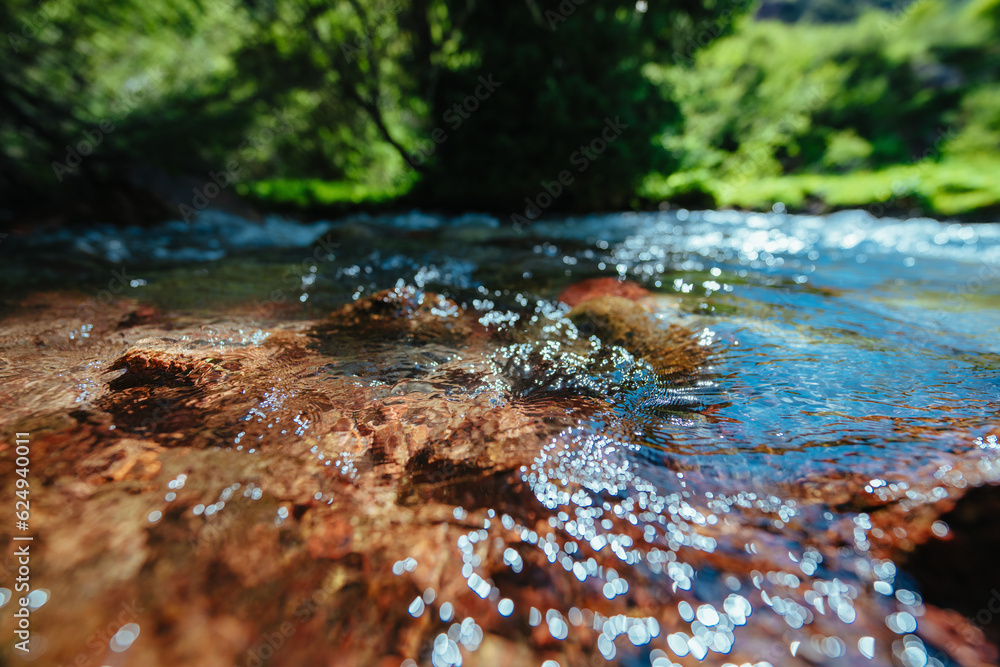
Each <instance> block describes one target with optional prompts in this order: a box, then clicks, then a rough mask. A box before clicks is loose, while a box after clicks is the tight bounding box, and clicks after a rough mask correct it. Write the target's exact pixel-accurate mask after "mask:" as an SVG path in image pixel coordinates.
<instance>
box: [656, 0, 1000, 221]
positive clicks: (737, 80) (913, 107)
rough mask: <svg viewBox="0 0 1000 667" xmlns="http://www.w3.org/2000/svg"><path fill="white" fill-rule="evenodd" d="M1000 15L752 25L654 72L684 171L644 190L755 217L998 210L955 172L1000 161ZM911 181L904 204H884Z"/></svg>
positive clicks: (960, 10) (921, 10) (873, 16)
mask: <svg viewBox="0 0 1000 667" xmlns="http://www.w3.org/2000/svg"><path fill="white" fill-rule="evenodd" d="M998 7H1000V0H975V1H972V2H963V3H958V4H955V3H947V2H945V1H944V0H920V1H919V2H915V3H913V4H909V5H906V4H901V5H898V6H895V7H894V13H889V12H883V11H869V12H867V13H864V14H863V15H862V16H861V17H860V19H858V20H857V21H856V22H854V23H850V24H836V25H831V24H815V23H808V22H806V23H798V24H794V25H787V24H785V23H780V22H776V21H751V20H746V21H744V22H743V23H741V24H740V25H739V27H738V29H737V31H736V33H735V34H734V35H732V36H730V37H727V38H725V39H721V40H718V41H717V42H715V43H714V44H712V45H711V46H709V47H708V48H706V49H705V50H703V51H702V52H700V53H699V54H698V56H697V58H696V59H695V60H694V62H693V63H691V64H690V65H687V66H683V65H681V66H678V65H674V64H671V63H663V64H661V65H655V66H654V65H651V66H650V67H651V68H652V69H653V71H654V76H655V78H656V80H657V81H659V82H661V83H662V84H663V85H664V86H665V88H666V89H669V90H672V91H673V94H674V95H675V96H676V99H677V101H678V104H679V105H680V108H681V111H682V115H683V118H684V127H683V131H682V132H680V133H678V134H675V135H668V136H667V137H666V138H665V140H664V146H665V148H666V149H667V150H668V151H670V152H671V153H672V154H673V155H674V156H675V157H676V159H677V160H678V161H679V162H680V165H681V166H680V173H674V174H672V175H669V174H667V175H664V176H650V177H648V178H647V179H646V180H645V182H644V185H643V188H642V192H643V193H644V194H645V195H646V196H651V197H655V196H661V197H662V196H666V197H675V198H676V197H683V196H687V195H686V193H687V192H688V191H689V190H690V187H691V186H690V183H697V184H698V188H699V189H701V190H703V191H705V192H706V194H708V195H711V196H712V197H713V198H715V199H716V200H717V201H718V203H720V204H724V205H742V206H750V207H761V208H769V207H770V205H771V204H772V203H775V202H777V201H781V202H783V203H785V204H786V205H788V206H806V205H810V206H813V205H815V204H816V203H817V202H820V203H822V204H824V205H826V206H830V207H837V206H848V205H859V204H864V203H868V202H880V201H886V200H887V199H894V200H900V201H903V202H906V203H914V204H915V205H916V207H918V208H919V207H922V208H924V210H925V211H927V212H937V213H940V214H953V213H958V212H964V211H968V210H975V209H979V208H988V207H992V206H995V205H996V204H997V203H998V202H1000V199H997V198H995V195H996V189H995V188H994V187H993V186H992V185H990V184H989V183H988V182H987V181H986V180H985V179H983V178H978V177H976V176H975V174H976V171H975V169H972V168H965V167H963V166H962V165H978V166H983V165H991V166H992V165H994V164H996V162H997V156H998V155H1000V88H998V87H997V86H998V84H997V81H996V73H997V72H998V71H1000V40H998V37H1000V30H998V25H1000V23H998V21H997V18H996V17H997V15H998ZM855 171H857V172H858V173H856V174H853V173H846V174H845V175H844V176H842V177H837V176H834V174H838V173H844V172H855ZM959 175H961V176H962V177H966V178H968V180H967V187H966V188H965V189H964V191H963V192H958V191H957V190H958V189H959V188H960V184H959V183H958V181H957V180H956V178H957V177H958V176H959ZM903 176H905V178H903ZM912 178H915V179H917V181H918V183H917V184H916V185H914V186H913V189H912V192H909V191H907V192H900V193H895V194H892V193H891V192H890V194H888V195H886V194H884V192H889V191H890V190H891V188H889V187H888V185H887V184H894V183H895V184H897V185H898V183H899V182H903V181H906V179H912ZM901 179H902V180H901ZM962 206H967V207H970V208H966V209H962Z"/></svg>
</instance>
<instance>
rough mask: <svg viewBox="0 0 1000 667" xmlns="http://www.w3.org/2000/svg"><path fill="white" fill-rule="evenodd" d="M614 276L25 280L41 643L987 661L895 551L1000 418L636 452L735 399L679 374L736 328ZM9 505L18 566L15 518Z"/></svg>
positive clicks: (428, 659) (22, 407) (161, 652)
mask: <svg viewBox="0 0 1000 667" xmlns="http://www.w3.org/2000/svg"><path fill="white" fill-rule="evenodd" d="M622 285H625V286H624V287H623V286H622ZM627 285H628V284H627V283H619V282H617V281H611V282H610V283H600V282H598V283H596V284H586V285H584V286H583V287H582V288H578V289H576V291H574V292H572V293H571V295H570V296H569V297H566V300H567V301H571V302H572V303H573V306H574V307H573V309H572V310H570V308H569V307H568V306H567V307H563V308H560V307H558V306H556V305H555V304H554V303H552V302H544V301H539V302H537V303H535V304H531V303H529V302H527V301H525V302H524V304H523V307H521V308H520V309H519V310H508V311H504V312H501V311H499V310H494V311H489V312H484V311H483V310H482V309H474V308H471V307H464V308H463V307H462V305H460V304H459V303H456V302H455V301H452V300H451V299H449V298H446V297H444V296H439V295H437V294H434V293H432V292H425V291H423V290H420V289H417V288H415V287H412V286H408V285H405V284H401V285H399V286H397V287H396V288H395V289H393V290H387V291H383V292H379V293H377V294H375V295H372V296H367V297H363V298H359V299H358V300H356V301H355V302H353V303H350V304H348V305H346V306H344V307H342V308H340V309H338V310H335V311H334V312H331V313H330V314H329V315H328V316H326V317H323V318H320V319H301V318H300V317H290V318H282V315H283V313H273V314H272V315H271V317H270V318H269V319H268V320H266V321H264V322H262V321H261V320H260V318H259V313H256V312H255V313H249V312H248V310H247V309H246V308H245V307H231V308H227V309H220V310H219V311H218V312H216V313H213V315H212V316H211V317H207V316H206V315H204V314H201V315H197V316H196V315H193V314H190V313H185V312H182V311H180V312H164V311H162V310H161V309H159V308H157V307H152V306H150V305H148V304H141V303H139V302H136V301H134V300H131V299H118V300H115V301H113V302H111V303H109V304H108V305H107V306H105V307H103V308H101V309H99V310H96V311H94V310H88V311H87V312H86V313H85V314H82V311H81V304H84V303H85V300H84V297H83V296H81V295H79V294H75V293H71V292H42V293H37V294H34V295H32V296H30V297H28V298H27V299H26V300H23V301H21V302H18V303H16V304H12V307H9V308H8V310H7V313H6V315H5V317H4V319H3V322H2V326H3V330H2V337H0V373H2V375H3V386H2V389H0V400H2V402H3V405H4V410H3V412H2V416H0V432H2V434H3V442H2V444H0V476H2V478H3V480H4V483H3V485H2V489H3V490H2V492H0V495H2V499H0V502H2V503H3V506H4V507H13V506H14V503H15V501H16V500H17V498H16V497H15V490H16V489H15V485H14V480H15V479H16V473H15V460H16V459H15V454H14V451H13V447H14V441H15V433H29V434H30V437H29V439H30V449H31V454H30V458H31V466H30V475H29V479H30V485H31V486H30V490H31V495H30V499H31V519H30V533H31V534H32V535H34V541H33V542H32V543H31V550H32V554H33V556H32V560H31V578H32V579H31V580H32V588H33V589H34V590H35V591H36V593H34V594H33V598H32V600H31V603H32V606H34V607H36V609H35V611H34V613H33V614H32V616H31V618H32V640H31V652H30V654H29V656H28V657H29V658H34V659H35V660H36V664H42V665H79V666H81V667H85V666H87V665H95V666H100V665H109V666H118V665H141V666H143V667H146V666H149V667H156V666H159V665H176V664H182V665H206V666H214V665H227V666H228V665H240V666H241V667H244V666H245V667H256V666H258V665H290V666H303V665H317V666H319V665H323V666H326V665H330V666H333V665H392V666H393V667H395V666H397V665H407V666H410V665H413V664H414V663H415V664H419V665H422V666H423V665H434V666H440V665H457V664H465V665H522V664H523V665H545V667H551V665H553V664H558V665H562V666H563V667H568V666H570V665H602V664H607V663H608V662H611V663H617V664H628V665H633V664H635V665H638V664H644V665H650V664H652V665H655V666H660V665H670V664H681V665H693V664H718V665H722V664H734V665H744V664H754V665H757V664H764V663H769V664H772V665H814V664H872V665H888V664H894V663H898V664H904V665H925V664H949V662H951V663H952V664H961V665H963V666H971V665H981V664H991V663H992V662H993V661H995V660H996V658H997V653H996V649H995V648H994V646H993V645H992V644H991V642H990V639H989V638H988V637H987V636H986V635H984V634H983V630H982V629H980V628H979V627H976V626H975V624H972V623H971V622H970V621H969V620H968V619H967V618H966V617H964V616H963V615H962V614H959V613H957V612H954V611H949V610H943V609H939V608H938V607H936V606H934V605H932V604H930V603H928V602H926V601H924V600H923V599H922V598H921V595H920V593H919V591H917V590H916V588H915V587H914V586H913V585H912V580H910V579H908V578H907V576H905V575H904V573H903V572H902V571H901V569H900V566H899V565H897V563H903V562H905V560H906V559H907V558H908V557H910V556H908V554H911V553H913V552H914V550H916V554H917V555H916V556H913V558H915V559H916V560H920V558H925V560H926V557H924V556H921V555H920V554H922V553H923V552H922V551H921V549H922V548H923V547H922V546H921V545H924V544H927V543H931V544H944V543H946V542H948V541H949V540H951V539H952V538H953V537H954V535H953V534H949V532H948V528H947V526H945V525H944V524H943V523H941V521H940V518H941V516H942V515H944V514H945V513H946V512H948V511H952V510H953V509H954V508H955V507H956V502H958V501H959V499H960V498H961V497H962V496H963V495H964V494H965V493H966V492H968V491H969V489H971V488H974V487H983V485H986V484H989V483H992V482H994V481H996V480H997V478H998V477H1000V467H997V466H998V464H997V463H996V462H995V461H996V459H995V458H993V457H992V456H990V455H989V454H990V453H991V452H990V449H989V448H990V446H992V447H993V448H994V449H995V447H996V438H995V436H992V437H993V440H990V439H989V436H987V437H986V439H983V438H980V441H981V447H978V448H961V447H953V448H939V449H935V450H933V451H931V452H922V453H920V454H919V455H916V456H914V457H913V458H911V459H909V460H906V461H902V460H899V461H898V463H897V464H891V463H890V464H889V465H885V462H884V461H882V462H880V463H881V464H882V465H879V466H875V465H874V464H873V463H872V462H871V461H860V462H859V464H858V465H857V467H856V468H855V469H854V470H850V471H846V472H845V471H844V469H843V468H842V467H841V466H834V465H829V466H826V465H824V464H823V462H822V461H821V460H820V461H818V462H813V463H811V464H810V465H805V466H801V467H798V466H795V465H790V466H788V467H787V468H785V469H784V470H782V472H781V474H780V475H774V476H773V477H772V478H756V477H755V476H753V475H744V474H741V473H740V471H739V469H737V468H734V467H733V466H718V467H716V466H715V465H713V464H712V463H711V457H691V458H690V459H685V458H683V457H670V458H666V459H664V460H662V461H661V462H660V463H661V465H659V466H658V467H655V468H650V467H649V466H643V465H642V462H643V460H644V458H648V457H650V456H652V455H653V454H654V453H655V452H656V451H658V450H657V447H659V448H660V449H667V450H669V449H670V442H671V440H670V438H671V435H670V432H671V430H672V429H673V430H677V431H682V430H685V429H698V428H703V427H704V426H705V425H706V424H712V423H717V420H719V419H724V417H722V416H720V415H718V414H717V412H716V410H717V408H715V409H713V407H712V406H707V405H704V404H701V403H699V401H698V400H697V399H696V398H692V394H690V393H686V391H685V389H686V388H690V387H692V386H697V385H698V384H699V383H702V382H705V381H706V378H708V377H709V375H710V373H711V371H712V368H713V365H714V364H715V363H716V362H717V360H718V356H719V355H720V354H722V351H721V350H720V349H719V348H718V347H717V346H716V345H715V344H714V343H713V340H712V338H711V336H707V335H706V334H705V332H704V331H700V330H699V329H698V327H697V324H698V321H697V319H691V318H690V317H680V316H678V315H677V313H676V311H675V310H674V309H672V306H671V304H670V303H669V302H668V301H665V300H664V299H662V298H659V299H658V298H655V297H651V296H650V295H649V294H648V293H647V291H646V290H644V289H639V288H633V287H628V286H627ZM676 322H681V323H680V324H678V323H676ZM891 428H892V431H893V432H894V433H898V434H899V437H900V438H904V437H917V438H920V437H927V438H934V437H937V434H938V433H939V430H938V428H937V424H935V425H934V428H930V427H928V428H926V429H922V427H921V425H920V423H919V422H914V421H913V420H898V423H894V424H893V425H892V427H891ZM966 428H967V426H966V424H965V423H964V422H963V420H962V419H958V418H957V419H956V420H955V423H954V424H953V425H952V427H951V430H952V432H953V433H959V432H961V431H962V430H963V429H966ZM651 429H652V431H651ZM653 431H655V433H653V434H652V435H650V434H651V433H652V432H653ZM644 434H645V435H644ZM654 436H655V437H654ZM970 439H971V436H970ZM643 442H646V443H647V444H645V445H644V444H640V443H643ZM845 442H846V441H845ZM649 443H653V445H655V446H650V445H649ZM991 443H992V445H991ZM846 444H850V443H849V442H847V443H846ZM651 452H652V453H651ZM762 454H764V453H762ZM983 488H989V487H988V486H987V487H983ZM0 533H3V535H2V537H3V538H4V544H10V545H12V546H10V547H9V548H8V549H7V551H6V553H5V563H4V564H5V569H6V571H7V574H8V577H12V575H13V573H14V572H15V571H16V569H17V561H16V557H15V552H14V549H15V546H13V545H14V544H15V543H14V542H12V541H11V539H10V538H11V537H12V536H13V535H15V534H17V532H16V531H15V530H14V528H13V523H12V522H11V521H7V522H4V523H3V524H2V526H0ZM942 538H943V540H942ZM935 548H938V547H935ZM928 568H929V569H931V570H932V569H933V565H930V566H926V565H925V567H924V570H927V569H928ZM8 580H10V579H8ZM5 585H6V584H5ZM10 589H13V586H10ZM10 595H11V593H7V596H8V597H9V596H10ZM13 595H14V597H13V599H12V600H10V601H8V602H7V603H6V605H5V608H6V609H8V610H10V609H14V608H15V605H16V604H18V599H17V598H18V595H17V594H16V593H14V594H13ZM973 611H974V610H971V611H966V612H965V614H967V615H968V616H972V612H973ZM918 620H919V629H918ZM988 625H989V624H986V626H984V627H985V628H986V631H987V634H989V632H991V631H990V629H989V627H987V626H988ZM15 629H16V627H15V619H14V618H13V617H12V616H11V615H10V614H5V615H4V616H3V617H2V619H0V631H2V632H3V637H4V642H5V643H4V644H3V652H4V653H3V655H4V660H5V661H6V662H7V664H14V663H13V662H12V661H14V660H20V659H21V657H18V656H17V654H16V652H15V650H14V647H13V640H10V639H8V638H13V637H15V634H14V631H15ZM550 661H551V662H550Z"/></svg>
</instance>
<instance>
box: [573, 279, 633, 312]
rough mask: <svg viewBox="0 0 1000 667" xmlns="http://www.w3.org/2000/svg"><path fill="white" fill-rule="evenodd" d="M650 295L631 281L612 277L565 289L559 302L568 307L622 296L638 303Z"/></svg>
mask: <svg viewBox="0 0 1000 667" xmlns="http://www.w3.org/2000/svg"><path fill="white" fill-rule="evenodd" d="M648 295H649V290H648V289H646V288H645V287H643V286H642V285H640V284H638V283H634V282H632V281H631V280H619V279H618V278H611V277H605V278H588V279H587V280H582V281H580V282H578V283H573V284H572V285H570V286H569V287H567V288H566V289H564V290H563V291H562V293H561V294H560V295H559V301H562V302H563V303H565V304H566V305H567V306H577V305H579V304H581V303H583V302H584V301H589V300H590V299H596V298H597V297H601V296H620V297H622V298H625V299H629V300H630V301H638V300H639V299H641V298H643V297H645V296H648Z"/></svg>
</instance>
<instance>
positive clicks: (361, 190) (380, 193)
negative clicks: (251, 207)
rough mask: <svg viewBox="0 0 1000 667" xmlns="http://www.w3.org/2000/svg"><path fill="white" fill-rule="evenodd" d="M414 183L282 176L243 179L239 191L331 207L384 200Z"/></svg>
mask: <svg viewBox="0 0 1000 667" xmlns="http://www.w3.org/2000/svg"><path fill="white" fill-rule="evenodd" d="M410 188H412V183H408V184H404V185H394V186H375V185H368V184H364V183H350V182H345V181H325V180H322V179H317V178H308V179H294V178H280V179H272V180H264V181H253V182H250V183H241V184H239V185H238V186H236V191H237V192H238V193H239V194H240V195H242V196H244V197H246V198H248V199H249V200H251V201H252V202H254V203H257V204H260V205H263V206H265V207H266V206H275V207H289V206H291V207H298V208H303V209H306V208H327V207H334V208H336V207H344V206H363V205H374V204H384V203H386V202H389V201H391V200H393V199H396V198H398V197H401V196H403V195H405V194H406V193H407V192H409V190H410Z"/></svg>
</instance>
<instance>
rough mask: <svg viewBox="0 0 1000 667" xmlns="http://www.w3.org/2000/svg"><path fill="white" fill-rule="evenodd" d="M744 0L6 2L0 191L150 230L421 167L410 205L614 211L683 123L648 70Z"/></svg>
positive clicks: (401, 179) (0, 59)
mask: <svg viewBox="0 0 1000 667" xmlns="http://www.w3.org/2000/svg"><path fill="white" fill-rule="evenodd" d="M744 5H745V3H743V4H740V3H739V2H737V1H736V0H686V1H685V2H680V3H674V4H673V5H671V6H670V7H669V8H666V7H664V6H662V5H660V4H656V5H652V6H650V5H647V3H646V2H645V0H639V2H633V1H627V2H625V1H618V0H587V1H586V2H584V0H562V2H557V1H556V0H547V2H545V3H540V2H538V1H537V0H527V1H526V2H525V3H524V4H523V5H522V4H520V3H517V4H514V5H511V6H504V7H500V6H495V5H494V4H492V3H485V2H481V1H479V0H340V1H339V2H334V3H330V2H328V1H326V0H245V1H244V2H238V1H237V0H216V1H215V2H201V1H200V0H163V1H161V2H155V3H147V4H143V3H139V2H136V0H43V1H42V2H41V3H34V2H28V0H11V1H10V2H7V3H5V4H4V5H3V6H2V7H0V29H2V31H3V34H4V35H5V39H6V42H7V44H5V46H6V48H5V49H4V50H3V51H2V53H0V85H2V89H0V138H2V139H3V143H2V146H0V194H3V196H4V201H5V202H6V204H5V205H6V206H8V207H9V208H17V207H19V206H24V205H29V204H31V203H33V202H34V203H37V202H45V201H52V200H53V199H54V198H55V199H57V200H58V201H59V202H60V204H64V203H66V202H76V203H78V204H82V205H83V206H84V207H83V209H81V213H82V214H83V215H87V216H90V217H94V216H96V215H105V214H107V215H110V214H111V213H112V212H114V211H120V212H121V211H124V212H125V213H127V215H126V217H130V218H142V217H143V216H149V215H155V214H162V213H166V214H173V212H172V211H171V210H170V209H171V208H176V206H177V204H178V203H180V204H185V203H187V204H194V203H196V202H198V201H199V199H200V200H201V201H202V202H203V203H204V202H209V200H212V199H213V197H215V196H219V195H216V194H210V193H216V192H218V190H219V189H222V190H224V191H225V190H226V188H228V187H229V185H230V184H231V183H233V182H234V181H236V180H239V181H250V180H256V179H260V178H264V177H278V178H303V177H316V178H320V179H328V180H344V181H353V182H358V183H362V184H364V185H366V186H368V187H385V188H388V187H390V186H398V184H400V183H406V182H410V181H412V180H414V179H415V178H417V177H419V179H420V182H421V186H420V187H419V188H418V189H417V190H416V192H415V196H416V197H417V199H416V201H419V202H421V203H425V204H426V203H431V204H433V203H440V204H442V205H445V206H471V207H476V208H485V207H508V206H513V205H515V204H517V203H518V202H521V201H522V200H523V199H524V198H525V197H533V196H534V195H535V194H536V193H537V192H538V191H539V189H540V188H541V187H542V185H541V183H542V181H545V182H546V183H552V182H553V179H558V177H559V174H560V172H562V171H566V170H569V171H571V172H572V173H573V183H572V184H570V185H562V186H560V188H561V189H564V191H565V193H566V194H565V195H563V196H562V197H561V198H558V203H557V204H556V205H557V206H559V207H562V208H566V207H586V208H597V207H618V206H622V205H625V204H627V203H628V199H629V198H630V196H631V192H632V191H633V190H634V186H635V184H636V183H637V181H638V179H639V178H641V176H642V175H643V174H644V173H645V172H646V171H648V170H649V169H651V168H653V167H654V166H655V167H657V168H661V169H663V168H668V167H669V165H667V164H666V163H663V162H662V161H660V162H658V160H659V159H660V158H662V156H663V153H662V150H660V149H659V148H658V142H656V141H655V138H656V136H657V135H658V134H659V133H660V132H661V131H662V130H663V129H664V128H666V127H669V126H670V125H671V124H672V123H674V122H675V121H676V119H677V113H676V108H675V107H674V105H673V104H672V103H670V102H669V101H668V100H667V99H666V98H665V97H664V95H663V94H662V91H661V89H660V88H659V87H658V86H654V85H651V84H650V82H649V81H648V80H647V78H646V77H645V75H644V74H643V66H644V64H645V63H646V62H648V61H649V60H651V59H655V58H658V57H668V58H669V57H670V53H671V49H672V50H673V52H674V53H675V55H676V54H677V53H679V52H680V50H681V49H682V47H683V46H684V45H685V44H686V46H687V53H690V51H691V45H692V44H693V43H694V42H693V41H692V38H693V37H699V35H698V34H696V33H698V31H699V30H700V31H702V32H704V31H705V28H704V25H703V22H704V21H706V20H709V19H711V18H712V17H713V16H714V17H718V16H720V15H723V16H728V14H729V13H730V12H731V11H736V10H738V9H743V8H745V7H744ZM723 23H724V24H725V25H724V26H723V27H722V28H721V29H716V28H718V26H717V27H716V28H713V29H712V31H711V32H710V33H709V37H710V38H714V37H716V36H718V35H719V34H722V33H723V32H725V31H726V30H727V29H728V26H729V25H730V24H731V19H726V20H725V21H724V22H723ZM684 39H686V40H688V41H687V42H683V40H684ZM708 41H710V40H708ZM704 42H705V40H701V41H699V42H698V43H699V44H701V43H704ZM483 81H485V82H487V83H485V84H484V83H482V82H483ZM491 82H497V83H491ZM477 92H478V94H479V96H478V97H477ZM456 104H457V105H459V106H458V107H456V106H455V105H456ZM473 106H475V107H476V108H475V110H473V109H472V108H471V107H473ZM609 128H610V129H609ZM442 133H444V134H442ZM602 133H603V134H604V137H603V138H602V136H601V135H602ZM445 137H446V138H447V141H444V138H445ZM598 154H599V155H598ZM574 155H576V160H577V161H576V163H574ZM584 162H585V163H586V168H585V169H583V168H582V166H581V165H583V164H584ZM185 179H186V180H185ZM564 180H565V179H564ZM556 182H557V183H558V180H556ZM208 183H214V185H208ZM209 203H210V202H209ZM216 203H218V202H216ZM189 209H190V206H189Z"/></svg>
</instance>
